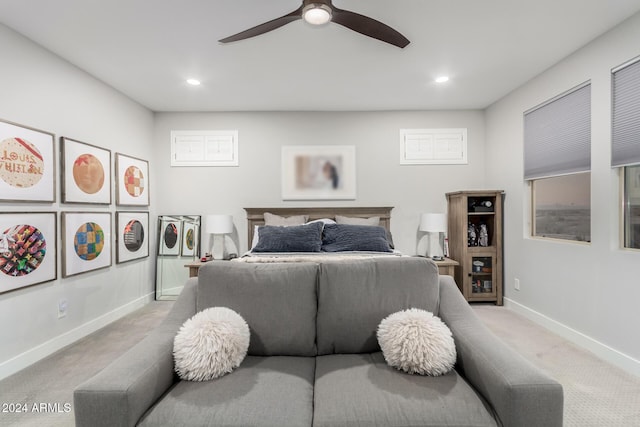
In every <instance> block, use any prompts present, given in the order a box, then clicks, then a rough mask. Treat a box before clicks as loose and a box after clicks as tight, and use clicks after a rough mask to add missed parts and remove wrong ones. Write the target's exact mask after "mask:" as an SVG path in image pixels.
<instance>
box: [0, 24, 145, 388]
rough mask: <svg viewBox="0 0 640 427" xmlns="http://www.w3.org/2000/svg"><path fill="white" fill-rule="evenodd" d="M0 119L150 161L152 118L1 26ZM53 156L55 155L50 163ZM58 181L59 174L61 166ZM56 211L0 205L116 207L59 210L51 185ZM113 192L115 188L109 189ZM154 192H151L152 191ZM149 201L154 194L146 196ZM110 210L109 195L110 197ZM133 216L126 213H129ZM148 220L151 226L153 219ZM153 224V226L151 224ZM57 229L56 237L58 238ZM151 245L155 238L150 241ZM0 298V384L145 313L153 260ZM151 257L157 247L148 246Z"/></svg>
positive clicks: (6, 208) (2, 207)
mask: <svg viewBox="0 0 640 427" xmlns="http://www.w3.org/2000/svg"><path fill="white" fill-rule="evenodd" d="M0 52H2V57H3V58H4V60H5V61H4V65H3V66H2V67H0V94H1V95H0V118H2V119H4V120H8V121H12V122H16V123H20V124H23V125H27V126H31V127H35V128H38V129H42V130H46V131H49V132H52V133H55V134H56V152H58V149H59V141H58V138H59V137H60V136H66V137H69V138H73V139H77V140H80V141H83V142H87V143H90V144H93V145H97V146H100V147H104V148H108V149H110V150H111V151H112V162H113V159H114V157H115V152H121V153H126V154H129V155H132V156H135V157H140V158H144V159H149V158H150V157H151V152H152V131H153V114H152V113H151V112H150V111H148V110H147V109H145V108H143V107H141V106H140V105H138V104H136V103H134V102H132V101H131V100H129V99H128V98H126V97H124V96H123V95H121V94H120V93H118V92H116V91H114V90H113V89H112V88H110V87H108V86H106V85H104V84H103V83H100V82H99V81H97V80H96V79H94V78H93V77H91V76H89V75H88V74H86V73H84V72H82V71H80V70H78V69H77V68H75V67H73V66H71V65H70V64H69V63H67V62H65V61H63V60H61V59H60V58H58V57H57V56H55V55H53V54H51V53H50V52H48V51H46V50H43V49H42V48H40V47H38V46H37V45H35V44H34V43H32V42H30V41H28V40H27V39H25V38H23V37H22V36H20V35H18V34H16V33H15V32H13V31H12V30H10V29H8V28H7V27H5V26H2V25H0ZM58 161H59V154H58V153H56V163H58ZM56 168H57V173H59V171H60V169H59V163H58V166H56ZM56 181H57V182H58V183H57V184H56V194H57V196H56V200H57V202H56V203H53V204H29V203H7V202H0V210H1V211H2V212H10V211H14V212H16V211H17V212H22V211H49V212H51V211H56V212H59V211H61V210H66V211H91V210H97V211H107V210H108V211H110V212H112V224H113V227H115V213H114V212H115V205H114V204H112V205H111V206H109V207H95V206H91V205H63V204H61V203H60V184H59V179H57V180H56ZM112 188H115V187H112ZM152 190H153V188H152ZM152 200H153V194H152ZM113 201H114V203H115V193H113ZM128 210H132V209H128ZM153 213H154V212H152V218H154V216H153ZM151 224H152V225H153V224H155V223H154V222H153V221H151ZM59 231H60V224H58V235H59V234H60V232H59ZM152 237H153V236H152ZM60 244H61V242H60V239H59V238H58V249H59V250H58V279H57V280H55V281H52V282H49V283H45V284H40V285H36V286H32V287H29V288H23V289H20V290H16V291H12V292H8V293H3V294H0V334H1V336H2V340H1V344H0V378H3V377H5V376H7V375H10V374H11V373H13V372H15V371H17V370H19V369H21V368H23V367H25V366H27V365H28V364H30V363H32V362H33V361H35V360H38V359H39V358H41V357H43V356H45V355H47V354H49V353H51V352H53V351H55V350H57V349H58V348H60V347H62V346H64V345H67V344H69V343H70V342H72V341H75V340H76V339H78V338H80V337H82V336H84V335H86V334H88V333H90V332H92V331H93V330H95V329H97V328H99V327H100V326H102V325H104V324H105V323H108V322H109V321H112V320H114V319H115V318H116V317H119V316H121V315H123V314H126V313H127V312H129V311H131V310H133V309H135V308H137V307H139V306H141V305H143V304H144V303H146V302H147V301H148V300H149V299H150V298H151V297H152V292H153V286H152V281H153V277H154V273H153V272H154V262H153V260H152V259H151V258H147V259H144V260H142V261H133V262H130V263H127V264H119V265H116V264H115V252H114V253H113V254H112V256H113V266H112V267H110V268H108V269H104V270H99V271H96V272H91V273H86V274H81V275H78V276H73V277H70V278H67V279H62V278H61V274H60V272H61V268H60V266H61V263H60V262H61V253H62V251H61V246H60ZM151 244H152V246H151V248H152V249H151V250H150V252H151V253H153V248H154V247H155V243H154V242H153V241H152V242H151ZM61 299H66V300H67V301H68V314H67V316H66V317H64V318H62V319H60V320H58V316H57V314H58V312H57V306H58V301H59V300H61Z"/></svg>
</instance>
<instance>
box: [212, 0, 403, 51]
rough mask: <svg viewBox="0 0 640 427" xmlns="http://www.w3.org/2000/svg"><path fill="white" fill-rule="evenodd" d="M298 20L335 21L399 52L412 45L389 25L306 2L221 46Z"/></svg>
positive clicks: (322, 0)
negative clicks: (393, 47) (390, 45)
mask: <svg viewBox="0 0 640 427" xmlns="http://www.w3.org/2000/svg"><path fill="white" fill-rule="evenodd" d="M298 19H304V20H305V21H306V22H308V23H309V24H312V25H323V24H327V23H329V22H331V21H332V22H335V23H336V24H340V25H342V26H343V27H347V28H349V29H350V30H353V31H356V32H358V33H360V34H364V35H365V36H368V37H373V38H375V39H378V40H381V41H383V42H385V43H389V44H392V45H394V46H398V47H399V48H404V47H405V46H406V45H408V44H409V40H408V39H407V38H406V37H405V36H403V35H402V34H400V33H399V32H398V31H396V30H394V29H393V28H391V27H389V26H388V25H386V24H383V23H382V22H380V21H376V20H375V19H372V18H369V17H367V16H364V15H360V14H358V13H355V12H350V11H348V10H343V9H338V8H337V7H335V6H334V5H333V3H332V1H331V0H303V1H302V5H301V6H300V7H299V8H298V9H296V10H294V11H293V12H291V13H289V14H287V15H284V16H281V17H279V18H276V19H273V20H271V21H269V22H265V23H264V24H260V25H257V26H255V27H253V28H249V29H248V30H245V31H242V32H240V33H238V34H235V35H233V36H229V37H226V38H224V39H222V40H219V41H220V43H230V42H235V41H238V40H244V39H248V38H251V37H255V36H259V35H261V34H264V33H268V32H269V31H273V30H275V29H277V28H280V27H282V26H283V25H286V24H288V23H290V22H293V21H297V20H298Z"/></svg>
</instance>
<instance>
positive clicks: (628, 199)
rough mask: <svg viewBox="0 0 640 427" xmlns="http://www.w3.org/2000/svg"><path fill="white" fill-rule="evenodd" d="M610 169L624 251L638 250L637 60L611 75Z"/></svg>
mask: <svg viewBox="0 0 640 427" xmlns="http://www.w3.org/2000/svg"><path fill="white" fill-rule="evenodd" d="M611 93H612V97H611V98H612V104H613V105H612V109H611V111H612V117H611V166H612V167H614V168H621V174H620V176H621V177H622V185H623V206H624V207H623V210H624V212H623V218H624V225H623V226H624V230H623V235H624V247H626V248H632V249H640V58H636V59H634V60H632V61H630V62H628V63H626V64H624V65H622V66H620V67H618V68H616V69H614V70H613V71H612V77H611Z"/></svg>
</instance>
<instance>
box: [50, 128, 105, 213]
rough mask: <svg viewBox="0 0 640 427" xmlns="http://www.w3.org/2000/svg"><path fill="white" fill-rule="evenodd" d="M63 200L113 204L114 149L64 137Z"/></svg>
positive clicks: (61, 147) (61, 143) (61, 152)
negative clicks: (112, 157) (112, 162)
mask: <svg viewBox="0 0 640 427" xmlns="http://www.w3.org/2000/svg"><path fill="white" fill-rule="evenodd" d="M60 155H61V158H62V201H63V202H64V203H95V204H101V205H109V204H111V151H110V150H106V149H104V148H100V147H96V146H94V145H91V144H87V143H84V142H80V141H76V140H73V139H71V138H66V137H61V138H60Z"/></svg>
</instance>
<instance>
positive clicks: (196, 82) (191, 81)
mask: <svg viewBox="0 0 640 427" xmlns="http://www.w3.org/2000/svg"><path fill="white" fill-rule="evenodd" d="M187 83H189V84H190V85H191V86H200V80H198V79H187Z"/></svg>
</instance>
